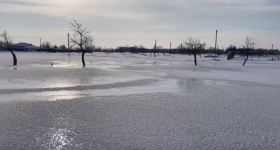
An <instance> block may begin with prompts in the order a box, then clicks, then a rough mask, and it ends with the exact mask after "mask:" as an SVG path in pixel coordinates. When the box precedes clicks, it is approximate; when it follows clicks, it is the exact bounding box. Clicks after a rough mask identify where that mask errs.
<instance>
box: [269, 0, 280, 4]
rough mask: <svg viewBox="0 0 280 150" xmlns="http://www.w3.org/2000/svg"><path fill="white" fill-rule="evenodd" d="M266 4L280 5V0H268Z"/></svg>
mask: <svg viewBox="0 0 280 150" xmlns="http://www.w3.org/2000/svg"><path fill="white" fill-rule="evenodd" d="M266 5H280V0H266Z"/></svg>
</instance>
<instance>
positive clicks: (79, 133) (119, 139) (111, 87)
mask: <svg viewBox="0 0 280 150" xmlns="http://www.w3.org/2000/svg"><path fill="white" fill-rule="evenodd" d="M16 54H17V56H18V64H19V65H18V66H17V67H13V66H11V63H12V56H11V54H9V53H0V147H1V148H0V149H279V147H280V133H279V131H280V126H279V125H280V119H279V118H280V101H279V97H280V93H279V89H280V88H279V87H280V81H279V79H278V78H279V76H280V71H279V70H280V62H278V61H269V58H261V59H260V61H259V60H258V58H255V59H254V61H251V60H250V59H249V61H248V62H247V65H246V66H245V67H242V66H241V65H242V58H238V57H237V58H235V59H234V60H230V61H227V60H226V56H221V57H220V58H218V59H219V60H220V61H214V60H213V58H203V57H201V58H200V57H198V65H199V66H197V67H195V66H194V65H193V62H192V60H193V58H192V56H186V55H183V56H182V55H172V56H164V55H162V54H161V55H160V56H157V57H149V56H143V55H139V54H130V53H123V54H121V53H93V54H92V55H91V54H87V55H86V64H87V67H86V68H82V65H81V61H80V59H81V58H80V57H81V56H80V55H79V54H72V55H71V57H68V56H67V54H59V53H55V54H53V53H16ZM51 63H53V64H54V65H53V66H51Z"/></svg>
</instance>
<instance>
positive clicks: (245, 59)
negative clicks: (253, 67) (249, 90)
mask: <svg viewBox="0 0 280 150" xmlns="http://www.w3.org/2000/svg"><path fill="white" fill-rule="evenodd" d="M248 58H249V50H247V58H246V59H245V61H244V63H243V66H245V64H246V62H247V60H248Z"/></svg>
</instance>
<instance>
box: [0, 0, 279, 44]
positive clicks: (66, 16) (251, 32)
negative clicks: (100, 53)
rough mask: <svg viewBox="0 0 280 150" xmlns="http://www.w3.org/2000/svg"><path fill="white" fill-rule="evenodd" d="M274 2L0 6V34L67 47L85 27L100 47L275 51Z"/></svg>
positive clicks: (90, 1)
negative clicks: (195, 43)
mask: <svg viewBox="0 0 280 150" xmlns="http://www.w3.org/2000/svg"><path fill="white" fill-rule="evenodd" d="M279 16H280V0H0V18H1V23H0V32H3V31H4V30H7V31H8V33H9V35H10V36H11V38H12V39H13V42H14V43H17V42H27V43H32V44H34V45H39V43H40V38H41V39H42V41H49V42H51V43H52V44H56V45H62V44H65V45H67V33H70V34H71V31H70V30H69V27H70V25H69V22H71V21H72V20H73V19H75V20H77V21H78V22H80V23H82V24H83V25H84V26H85V27H87V28H88V29H89V30H90V31H91V34H92V36H93V37H94V43H95V45H96V46H100V47H110V48H115V47H117V46H125V45H129V46H134V45H143V46H144V47H147V48H152V47H153V46H154V41H155V39H158V44H159V45H161V46H163V47H165V48H169V44H170V42H172V47H177V46H178V45H180V43H182V42H183V41H184V40H186V39H187V38H188V37H192V38H197V39H199V40H200V41H201V42H205V43H207V46H208V47H214V45H215V34H216V29H218V46H219V47H220V48H223V47H224V48H225V47H228V46H229V45H230V44H232V45H234V44H235V45H236V46H240V45H243V44H244V42H245V38H246V37H251V38H254V40H255V43H256V47H262V48H271V47H272V44H274V48H277V49H280V17H279Z"/></svg>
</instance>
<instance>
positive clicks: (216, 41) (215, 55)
mask: <svg viewBox="0 0 280 150" xmlns="http://www.w3.org/2000/svg"><path fill="white" fill-rule="evenodd" d="M217 40H218V30H216V40H215V57H214V58H215V59H216V55H217Z"/></svg>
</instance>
